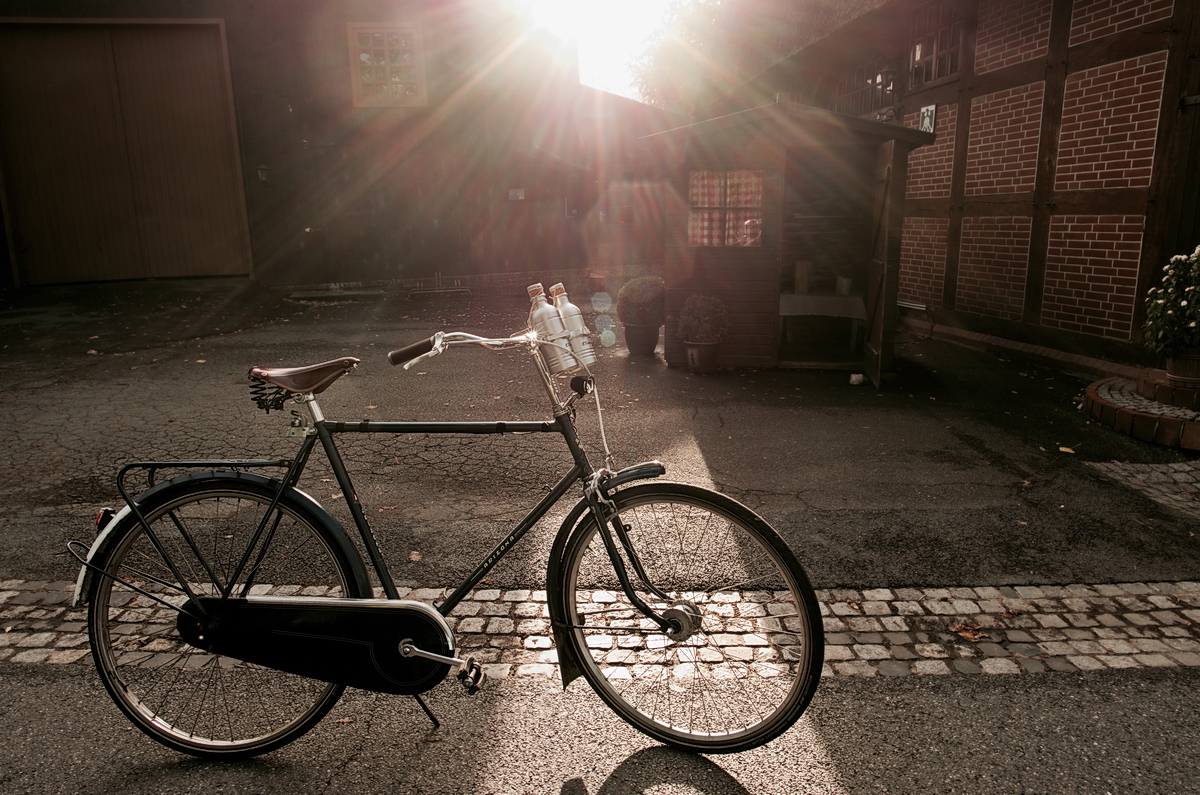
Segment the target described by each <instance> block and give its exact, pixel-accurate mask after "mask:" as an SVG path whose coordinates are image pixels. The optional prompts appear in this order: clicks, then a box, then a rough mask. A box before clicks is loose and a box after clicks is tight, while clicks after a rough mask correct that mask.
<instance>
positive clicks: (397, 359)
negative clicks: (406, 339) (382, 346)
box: [388, 334, 437, 365]
mask: <svg viewBox="0 0 1200 795" xmlns="http://www.w3.org/2000/svg"><path fill="white" fill-rule="evenodd" d="M436 344H437V335H436V334H435V335H433V336H432V337H430V338H429V339H427V340H421V341H420V342H414V343H413V344H412V345H405V346H404V347H403V348H400V349H398V350H394V351H392V352H391V353H389V354H388V361H389V362H391V363H392V364H394V365H395V364H404V363H405V362H407V361H410V360H412V359H416V358H417V357H418V356H424V355H425V354H427V353H429V352H431V351H432V350H433V347H434V345H436Z"/></svg>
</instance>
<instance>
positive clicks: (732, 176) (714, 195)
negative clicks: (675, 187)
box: [688, 171, 763, 246]
mask: <svg viewBox="0 0 1200 795" xmlns="http://www.w3.org/2000/svg"><path fill="white" fill-rule="evenodd" d="M762 203H763V172H761V171H692V172H690V173H689V174H688V205H689V206H690V207H691V212H690V213H689V214H688V245H689V246H761V245H762V221H763V211H762Z"/></svg>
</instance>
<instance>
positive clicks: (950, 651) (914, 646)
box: [0, 580, 1200, 679]
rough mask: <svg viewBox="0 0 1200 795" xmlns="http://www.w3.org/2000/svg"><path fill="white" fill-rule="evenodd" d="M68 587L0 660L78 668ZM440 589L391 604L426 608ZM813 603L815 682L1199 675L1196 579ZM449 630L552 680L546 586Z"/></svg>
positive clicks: (1, 644)
mask: <svg viewBox="0 0 1200 795" xmlns="http://www.w3.org/2000/svg"><path fill="white" fill-rule="evenodd" d="M72 588H73V584H72V583H66V582H31V581H25V580H7V581H3V582H0V661H9V662H14V663H49V664H69V663H79V662H86V661H87V660H86V658H87V655H88V650H87V626H86V614H85V612H84V611H83V610H77V609H73V608H72V607H71V606H70V601H71V589H72ZM299 590H300V589H299V588H290V589H289V588H288V587H287V586H282V587H278V588H274V589H271V592H272V593H277V594H283V593H287V592H295V591H299ZM305 590H306V592H307V591H308V590H310V589H305ZM446 593H447V591H445V590H442V589H417V590H411V591H408V592H407V593H402V594H401V595H402V597H403V598H407V599H415V600H418V601H424V602H434V601H436V600H439V599H441V598H443V597H444V596H445V595H446ZM817 596H818V599H819V602H820V607H821V616H822V621H823V623H824V628H825V643H826V647H825V664H824V668H823V670H822V674H823V675H824V676H910V675H941V674H1033V673H1042V672H1046V671H1098V670H1106V669H1129V668H1173V667H1182V666H1188V667H1200V583H1196V582H1157V583H1136V582H1135V583H1123V584H1111V585H1104V584H1101V585H1066V586H1050V585H1042V586H1015V587H1000V588H993V587H976V588H895V589H890V588H875V589H866V590H850V589H834V590H825V591H818V592H817ZM450 623H451V624H452V625H454V626H455V628H456V632H457V636H458V641H459V644H460V648H461V650H462V651H463V653H465V654H470V655H473V656H474V657H475V658H476V659H477V660H478V661H479V662H480V663H481V664H482V665H483V666H484V668H485V670H486V671H487V673H488V675H489V676H491V677H493V678H501V679H502V678H506V677H509V676H520V677H529V676H544V677H551V676H556V675H557V664H556V663H557V653H556V652H555V650H554V648H553V641H552V638H551V634H550V620H549V609H548V607H547V604H546V592H545V591H528V590H499V589H481V590H477V591H475V592H474V593H473V594H472V598H470V599H468V600H466V601H464V602H463V603H462V604H461V605H460V606H459V607H458V608H456V609H455V611H454V614H453V615H452V616H451V617H450Z"/></svg>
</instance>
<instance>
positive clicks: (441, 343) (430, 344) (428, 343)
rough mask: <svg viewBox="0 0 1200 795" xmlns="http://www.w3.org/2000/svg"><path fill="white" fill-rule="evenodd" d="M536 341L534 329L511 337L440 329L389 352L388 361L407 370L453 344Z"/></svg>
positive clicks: (497, 345)
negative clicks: (442, 330) (483, 335)
mask: <svg viewBox="0 0 1200 795" xmlns="http://www.w3.org/2000/svg"><path fill="white" fill-rule="evenodd" d="M536 342H537V335H536V334H535V333H534V332H532V331H525V332H522V333H520V334H515V335H513V336H511V337H503V338H492V337H480V336H477V335H475V334H467V333H466V332H462V331H450V332H441V331H439V332H438V333H436V334H434V335H433V336H432V337H430V338H429V339H427V340H421V341H420V342H414V343H413V344H412V345H406V346H404V347H403V348H399V349H397V350H394V351H392V352H391V353H389V354H388V361H389V362H391V363H392V364H393V365H396V364H402V365H404V369H405V370H407V369H409V368H410V367H412V366H413V365H414V364H416V363H417V362H419V361H421V360H422V359H427V358H429V357H430V356H437V355H438V354H439V353H441V352H442V351H444V350H446V348H447V347H449V346H451V345H463V344H474V345H482V346H484V347H485V348H494V349H499V348H512V347H516V346H519V345H522V346H529V345H532V344H535V343H536Z"/></svg>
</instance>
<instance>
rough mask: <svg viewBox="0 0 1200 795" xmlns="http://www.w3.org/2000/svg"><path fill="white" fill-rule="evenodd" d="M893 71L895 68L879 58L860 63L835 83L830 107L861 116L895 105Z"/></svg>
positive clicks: (840, 111)
mask: <svg viewBox="0 0 1200 795" xmlns="http://www.w3.org/2000/svg"><path fill="white" fill-rule="evenodd" d="M895 74H896V67H895V66H889V65H888V64H887V63H886V62H884V61H882V60H880V61H868V62H867V63H865V64H861V65H860V66H858V67H857V68H856V69H854V71H852V72H850V73H849V74H848V75H846V76H845V77H843V78H842V79H841V81H839V82H838V84H837V88H836V89H835V90H834V94H833V102H832V103H831V104H830V110H833V111H836V112H837V113H845V114H848V115H850V116H862V115H863V114H864V113H871V112H872V111H877V110H879V109H881V108H886V107H890V106H891V105H894V104H896V99H895V92H894V90H893V89H894V87H893V85H892V83H893V81H894V77H895Z"/></svg>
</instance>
